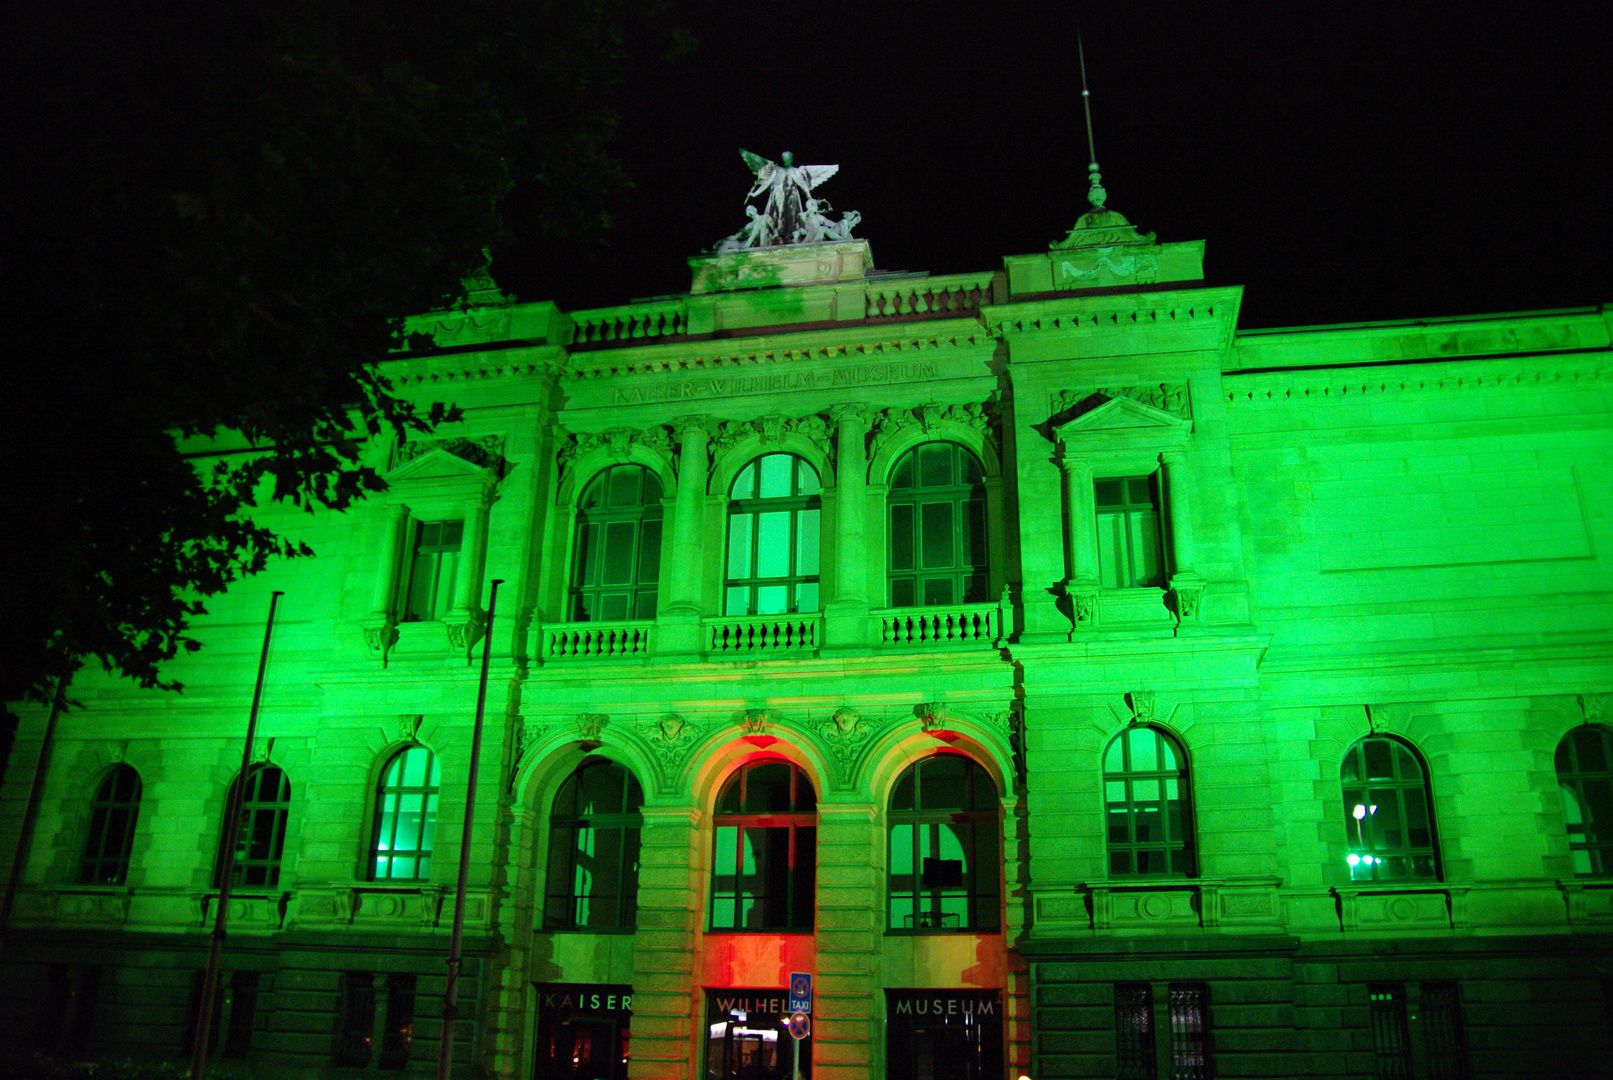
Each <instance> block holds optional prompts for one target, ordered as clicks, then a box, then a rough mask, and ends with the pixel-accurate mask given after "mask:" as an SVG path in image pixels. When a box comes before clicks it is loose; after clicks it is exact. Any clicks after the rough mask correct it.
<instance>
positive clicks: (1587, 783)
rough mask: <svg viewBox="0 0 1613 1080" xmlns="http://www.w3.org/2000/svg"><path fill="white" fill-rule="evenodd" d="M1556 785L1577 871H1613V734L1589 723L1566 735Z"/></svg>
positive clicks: (1558, 748) (1560, 745)
mask: <svg viewBox="0 0 1613 1080" xmlns="http://www.w3.org/2000/svg"><path fill="white" fill-rule="evenodd" d="M1557 783H1558V784H1560V785H1562V789H1563V816H1564V817H1565V818H1567V821H1568V853H1569V855H1570V856H1571V857H1572V858H1573V860H1574V873H1576V874H1581V875H1585V874H1606V873H1609V872H1610V871H1613V732H1609V731H1608V729H1607V728H1605V727H1601V726H1599V725H1595V724H1587V725H1586V726H1584V727H1581V728H1576V729H1575V730H1573V731H1570V732H1569V733H1568V734H1567V735H1565V736H1564V737H1563V741H1562V742H1560V743H1558V744H1557Z"/></svg>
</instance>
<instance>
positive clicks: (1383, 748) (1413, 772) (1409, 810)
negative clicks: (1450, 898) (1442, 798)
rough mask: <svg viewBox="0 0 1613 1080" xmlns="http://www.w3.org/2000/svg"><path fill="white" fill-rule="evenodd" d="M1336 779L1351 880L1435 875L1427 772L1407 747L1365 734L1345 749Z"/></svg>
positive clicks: (1435, 877)
mask: <svg viewBox="0 0 1613 1080" xmlns="http://www.w3.org/2000/svg"><path fill="white" fill-rule="evenodd" d="M1339 780H1340V782H1341V783H1342V784H1343V787H1344V829H1345V831H1346V833H1347V834H1348V847H1349V854H1347V855H1346V856H1345V862H1347V863H1348V864H1349V867H1350V880H1351V881H1435V880H1438V878H1439V867H1438V860H1437V858H1436V852H1435V850H1434V810H1433V803H1432V801H1431V800H1430V799H1429V797H1428V774H1427V773H1426V772H1424V771H1423V763H1422V762H1421V761H1419V760H1418V759H1417V755H1416V754H1415V753H1413V752H1412V749H1411V747H1409V746H1407V745H1406V744H1405V743H1403V742H1401V741H1400V740H1398V739H1391V738H1389V737H1387V736H1383V735H1372V736H1368V737H1367V738H1365V739H1362V740H1361V741H1360V742H1358V743H1356V744H1355V745H1354V746H1352V747H1350V749H1349V750H1348V751H1347V752H1346V753H1345V755H1344V763H1343V764H1342V765H1340V766H1339Z"/></svg>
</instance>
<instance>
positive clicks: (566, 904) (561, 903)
mask: <svg viewBox="0 0 1613 1080" xmlns="http://www.w3.org/2000/svg"><path fill="white" fill-rule="evenodd" d="M643 805H644V792H643V789H642V788H641V787H640V786H639V782H638V778H637V777H635V776H634V775H633V774H632V773H631V772H629V771H628V770H627V769H626V768H624V767H623V766H621V765H618V764H616V763H615V762H611V761H591V762H585V763H584V764H583V765H582V766H581V767H580V768H578V769H577V771H576V772H574V773H572V774H571V775H570V776H569V777H567V778H566V781H565V783H563V784H561V785H560V790H559V791H558V792H557V793H556V794H555V801H554V809H553V812H552V813H551V815H550V818H549V874H548V897H547V902H546V904H545V908H544V925H545V926H546V927H547V928H549V929H551V930H615V929H624V928H629V927H631V926H633V924H634V920H635V918H636V916H637V912H638V873H639V842H640V830H641V829H642V828H643V824H644V819H643V814H642V807H643Z"/></svg>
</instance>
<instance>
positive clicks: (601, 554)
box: [567, 462, 666, 622]
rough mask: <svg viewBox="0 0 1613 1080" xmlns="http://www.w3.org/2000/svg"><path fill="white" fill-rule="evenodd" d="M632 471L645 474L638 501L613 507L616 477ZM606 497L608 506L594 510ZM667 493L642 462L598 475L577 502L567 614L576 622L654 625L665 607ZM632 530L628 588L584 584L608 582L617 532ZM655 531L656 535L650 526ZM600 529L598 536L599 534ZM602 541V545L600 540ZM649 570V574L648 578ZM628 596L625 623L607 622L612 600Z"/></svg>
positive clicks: (604, 503) (624, 585) (608, 468)
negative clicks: (605, 610) (594, 502)
mask: <svg viewBox="0 0 1613 1080" xmlns="http://www.w3.org/2000/svg"><path fill="white" fill-rule="evenodd" d="M627 470H636V471H637V472H638V473H639V480H638V501H637V502H636V503H633V504H631V505H628V504H622V505H610V504H609V501H610V497H611V492H612V476H613V474H615V473H617V472H619V471H622V472H625V471H627ZM596 493H602V494H603V498H602V505H600V506H599V507H590V506H589V505H588V504H589V499H590V498H591V497H593V496H594V495H595V494H596ZM665 498H666V488H665V485H664V484H663V483H662V480H661V477H660V475H659V474H658V473H657V472H656V471H655V470H654V469H652V468H650V467H649V466H647V465H644V464H641V463H639V462H624V463H618V464H615V465H608V466H606V467H605V468H603V469H601V470H600V471H599V472H597V473H595V474H594V475H593V477H591V478H590V479H589V481H588V483H587V484H586V485H584V487H583V489H582V494H581V495H580V496H579V497H578V499H577V507H576V513H575V516H574V522H573V541H572V553H571V573H570V575H569V577H568V580H567V608H568V610H569V613H570V618H571V620H572V621H573V622H618V621H632V620H638V619H653V618H655V615H656V611H657V609H658V607H659V592H660V578H661V574H660V572H661V544H662V542H663V540H664V539H665V525H664V523H665V517H666V511H665ZM618 525H628V526H630V527H631V529H632V542H631V545H630V546H631V550H632V560H631V561H632V573H631V579H630V580H629V581H628V582H625V583H623V582H612V583H605V582H603V581H598V580H596V581H595V582H594V583H592V584H590V583H589V582H587V581H586V580H584V579H585V578H586V577H587V576H589V575H590V574H593V576H594V577H596V578H600V577H602V576H603V575H604V574H605V573H606V572H607V571H608V569H609V560H608V557H607V554H606V552H607V549H608V547H609V543H610V539H609V534H610V529H611V527H612V526H618ZM652 525H653V526H654V528H653V529H650V528H649V527H650V526H652ZM595 529H598V530H599V531H598V533H597V534H596V533H595V532H594V530H595ZM596 535H597V537H598V539H597V543H596V542H595V536H596ZM646 564H648V570H649V573H648V574H646ZM623 593H625V594H626V598H627V614H626V615H625V616H622V617H621V618H620V619H616V618H612V619H604V618H600V617H597V616H596V615H594V614H593V613H592V611H590V606H589V601H590V600H592V602H593V603H592V607H593V609H594V610H597V609H598V607H599V605H600V604H601V602H602V601H603V600H604V599H605V598H606V597H608V596H612V595H616V594H623Z"/></svg>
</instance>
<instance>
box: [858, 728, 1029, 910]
mask: <svg viewBox="0 0 1613 1080" xmlns="http://www.w3.org/2000/svg"><path fill="white" fill-rule="evenodd" d="M887 820H888V822H889V826H890V855H889V862H888V864H887V865H888V868H889V876H888V878H887V889H888V895H889V905H888V908H889V912H888V918H889V924H888V925H889V928H890V929H891V930H925V931H947V930H964V931H971V930H972V931H991V930H995V929H996V928H997V926H998V924H999V920H1000V912H999V908H1000V906H1001V901H1000V891H1001V884H1000V882H1001V877H1002V856H1001V847H1002V844H1001V826H1000V824H999V820H1000V812H999V809H998V798H997V787H996V785H995V784H994V783H993V782H992V780H991V777H990V776H989V775H988V774H987V773H986V772H985V770H983V769H981V768H980V766H978V765H976V764H975V763H974V762H973V761H972V760H970V759H969V758H966V757H962V756H961V755H956V754H937V755H935V756H933V757H928V758H925V759H923V760H922V761H919V762H917V763H915V764H914V765H912V766H911V767H910V768H909V769H908V770H907V771H906V772H905V773H903V774H902V776H901V777H900V778H899V779H898V781H897V784H896V786H895V788H893V789H892V795H891V806H890V812H889V814H888V816H887Z"/></svg>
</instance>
